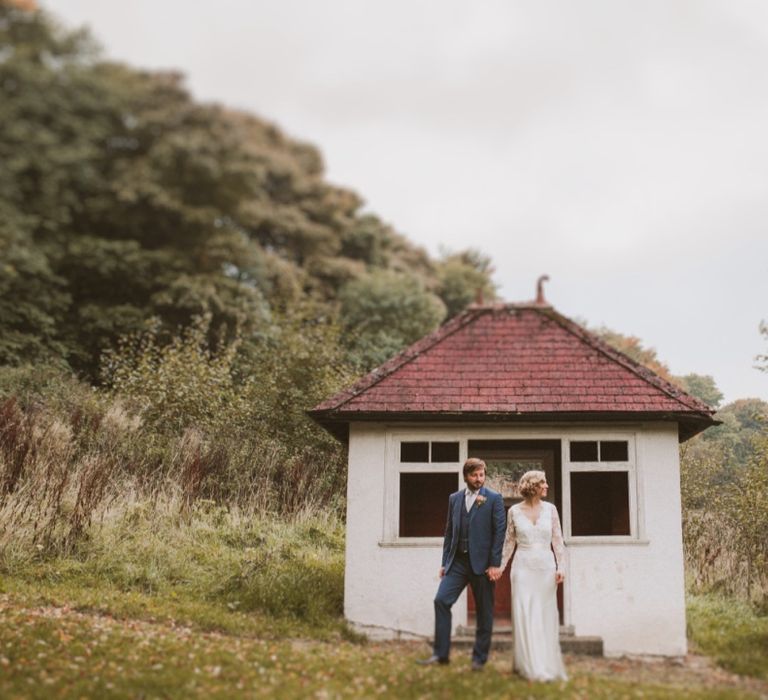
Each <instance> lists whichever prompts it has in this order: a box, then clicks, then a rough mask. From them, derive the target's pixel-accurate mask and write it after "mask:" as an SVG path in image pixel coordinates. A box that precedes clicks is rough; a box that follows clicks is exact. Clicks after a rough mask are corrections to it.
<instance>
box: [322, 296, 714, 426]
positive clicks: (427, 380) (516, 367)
mask: <svg viewBox="0 0 768 700" xmlns="http://www.w3.org/2000/svg"><path fill="white" fill-rule="evenodd" d="M442 413H451V414H456V413H459V414H462V415H469V414H477V413H481V414H508V415H509V414H514V415H515V416H516V417H523V416H525V415H532V414H536V415H541V414H593V413H600V414H606V413H617V414H619V413H620V414H622V415H627V414H646V415H647V414H675V415H681V414H688V415H691V416H698V417H700V418H702V419H706V420H708V422H709V423H711V422H712V418H711V416H712V413H713V411H712V409H711V408H710V407H709V406H707V405H706V404H704V403H703V402H701V401H699V400H698V399H696V398H695V397H693V396H690V395H689V394H686V393H685V392H684V391H682V390H681V389H680V388H678V387H676V386H675V385H673V384H670V383H669V382H667V381H666V380H664V379H662V378H661V377H659V376H658V375H656V374H655V373H653V372H652V371H651V370H649V369H647V368H646V367H644V366H642V365H639V364H638V363H636V362H634V361H633V360H631V359H630V358H629V357H627V356H626V355H624V354H623V353H621V352H619V351H617V350H615V349H614V348H612V347H610V346H609V345H607V344H606V343H604V342H603V341H601V340H600V339H599V338H597V337H596V336H595V335H593V334H591V333H589V332H588V331H586V330H585V329H583V328H582V327H580V326H579V325H577V324H576V323H574V322H573V321H570V320H569V319H567V318H565V317H564V316H562V315H561V314H559V313H557V312H556V311H554V310H553V309H552V308H551V307H548V306H542V305H535V304H528V305H522V304H521V305H514V304H501V305H495V306H477V307H470V309H468V310H467V311H465V312H464V313H462V314H460V315H459V316H457V317H456V318H454V319H452V320H451V321H449V322H448V323H446V324H445V325H443V326H442V327H440V328H439V329H437V330H436V331H435V332H434V333H432V334H430V335H428V336H426V337H424V338H422V339H421V340H420V341H418V342H417V343H415V344H414V345H412V346H410V347H409V348H407V349H406V350H404V351H403V352H401V353H400V354H398V355H397V356H395V357H393V358H392V359H391V360H389V361H388V362H386V363H385V364H383V365H382V366H381V367H378V368H377V369H375V370H373V372H371V373H369V374H368V375H366V376H365V377H363V378H362V379H360V380H359V381H358V382H356V383H355V384H354V385H353V386H351V387H349V388H348V389H346V390H344V391H342V392H340V393H339V394H336V395H335V396H333V397H331V398H329V399H328V400H326V401H324V402H323V403H321V404H320V405H318V406H316V407H315V408H314V409H313V410H312V411H311V412H310V415H312V416H313V417H315V418H317V419H320V418H321V417H323V416H326V417H329V416H331V415H332V416H334V417H336V418H337V419H339V418H342V417H344V418H346V419H347V420H354V419H355V417H362V416H363V415H365V414H377V415H380V414H384V415H385V416H386V415H388V414H392V415H395V414H398V415H399V414H432V415H434V414H442ZM696 432H698V431H696Z"/></svg>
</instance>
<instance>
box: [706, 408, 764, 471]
mask: <svg viewBox="0 0 768 700" xmlns="http://www.w3.org/2000/svg"><path fill="white" fill-rule="evenodd" d="M715 418H716V419H717V420H719V421H722V425H716V426H714V427H712V428H709V429H708V430H706V432H704V433H703V434H702V436H701V439H702V440H703V441H704V442H707V443H713V444H717V445H720V446H722V447H723V449H725V450H726V454H727V461H728V462H729V463H730V464H732V465H733V466H734V467H739V466H744V465H745V464H746V463H747V461H748V459H749V457H750V455H751V454H752V451H753V444H754V440H755V438H757V437H759V436H760V435H762V434H763V433H765V431H766V428H768V403H766V402H765V401H762V400H761V399H738V400H736V401H733V402H731V403H729V404H727V405H726V406H723V407H722V408H721V409H720V410H719V411H718V412H717V413H716V414H715Z"/></svg>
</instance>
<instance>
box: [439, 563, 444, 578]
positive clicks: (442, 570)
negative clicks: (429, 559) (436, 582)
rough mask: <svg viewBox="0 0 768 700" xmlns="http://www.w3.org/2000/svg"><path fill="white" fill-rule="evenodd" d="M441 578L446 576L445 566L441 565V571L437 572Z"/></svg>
mask: <svg viewBox="0 0 768 700" xmlns="http://www.w3.org/2000/svg"><path fill="white" fill-rule="evenodd" d="M437 575H438V576H439V577H440V578H443V577H444V576H445V567H444V566H441V567H440V573H438V574H437Z"/></svg>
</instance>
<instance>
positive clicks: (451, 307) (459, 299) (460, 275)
mask: <svg viewBox="0 0 768 700" xmlns="http://www.w3.org/2000/svg"><path fill="white" fill-rule="evenodd" d="M492 273H493V266H492V264H491V259H490V258H489V257H487V256H485V255H483V254H482V253H480V252H479V251H477V250H473V249H469V250H465V251H463V252H460V253H447V252H446V253H444V254H443V256H442V259H441V260H440V261H439V263H438V265H437V278H438V282H439V286H438V289H437V293H438V294H439V296H440V298H441V299H442V300H443V302H444V303H445V306H446V310H447V316H448V318H453V317H454V316H455V315H456V314H458V313H459V312H461V311H462V310H463V309H464V308H466V307H467V306H468V305H469V304H471V303H472V302H474V301H475V300H476V299H477V296H478V294H479V295H480V296H481V297H482V299H483V301H484V302H485V303H487V302H490V301H493V300H494V299H495V298H496V285H495V284H494V283H493V281H492V280H491V274H492Z"/></svg>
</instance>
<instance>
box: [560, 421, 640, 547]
mask: <svg viewBox="0 0 768 700" xmlns="http://www.w3.org/2000/svg"><path fill="white" fill-rule="evenodd" d="M592 441H595V442H597V443H598V453H597V457H598V461H595V462H571V443H572V442H592ZM618 441H626V442H627V461H626V462H623V461H622V462H616V461H609V462H601V461H599V460H600V445H599V443H600V442H618ZM575 472H621V473H625V474H627V486H628V497H629V504H628V507H629V534H628V535H573V534H572V532H573V526H572V522H571V517H572V509H571V474H572V473H575ZM562 474H563V483H562V496H563V538H564V539H565V543H566V544H612V543H622V542H640V541H641V533H640V521H639V508H638V484H637V474H638V471H637V435H636V434H635V433H622V434H619V433H607V432H606V433H603V432H601V433H594V434H588V435H587V434H582V435H570V436H568V437H564V438H563V461H562Z"/></svg>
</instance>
